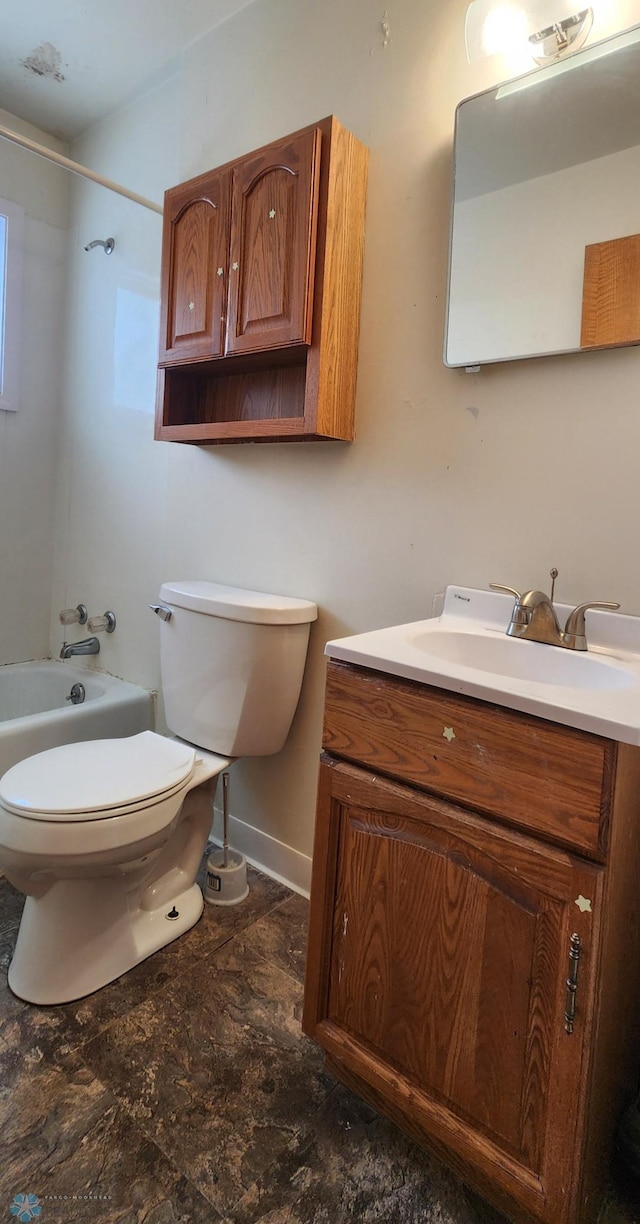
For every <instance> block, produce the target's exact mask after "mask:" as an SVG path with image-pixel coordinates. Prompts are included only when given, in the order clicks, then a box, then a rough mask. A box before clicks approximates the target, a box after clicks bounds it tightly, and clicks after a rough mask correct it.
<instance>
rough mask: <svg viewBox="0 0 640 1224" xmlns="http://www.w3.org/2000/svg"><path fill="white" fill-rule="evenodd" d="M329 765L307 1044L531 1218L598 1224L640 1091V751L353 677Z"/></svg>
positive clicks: (334, 716) (335, 687) (473, 1179)
mask: <svg viewBox="0 0 640 1224" xmlns="http://www.w3.org/2000/svg"><path fill="white" fill-rule="evenodd" d="M324 748H325V752H324V753H323V757H322V762H321V767H320V784H319V799H318V813H317V825H316V842H315V849H314V863H313V883H312V894H311V924H310V942H309V956H308V968H307V980H306V987H305V1011H304V1029H305V1031H306V1032H307V1033H308V1034H309V1035H310V1036H311V1037H313V1038H314V1039H315V1040H316V1041H318V1042H319V1044H320V1045H321V1046H322V1047H323V1048H324V1050H325V1052H326V1056H327V1062H328V1064H329V1065H330V1067H331V1069H332V1070H333V1071H334V1072H335V1074H336V1075H337V1076H338V1078H340V1079H342V1080H343V1081H344V1082H345V1083H347V1084H348V1085H349V1086H350V1087H352V1088H353V1089H354V1090H355V1091H357V1092H359V1093H360V1094H361V1095H363V1096H364V1097H366V1098H367V1099H368V1100H369V1101H370V1102H371V1103H372V1104H373V1105H374V1106H375V1107H376V1108H378V1109H379V1110H381V1111H382V1112H384V1113H386V1114H388V1115H389V1116H390V1117H391V1118H392V1119H394V1120H395V1121H396V1122H398V1123H399V1124H400V1125H401V1126H402V1127H404V1129H405V1130H407V1131H408V1132H409V1133H410V1134H411V1135H412V1136H413V1137H414V1138H416V1139H417V1140H418V1141H419V1142H421V1143H423V1144H424V1145H425V1146H428V1147H430V1148H432V1149H433V1150H434V1151H436V1152H437V1153H438V1155H440V1156H441V1157H442V1158H443V1159H444V1160H445V1161H447V1162H448V1163H449V1164H450V1165H452V1166H453V1167H454V1168H455V1169H456V1171H457V1172H458V1173H459V1174H460V1176H461V1177H462V1178H463V1179H464V1180H466V1181H467V1182H468V1183H470V1184H472V1185H473V1186H475V1188H476V1189H478V1190H479V1191H480V1193H482V1194H484V1195H485V1197H487V1198H488V1199H489V1200H490V1201H492V1202H493V1203H494V1204H495V1206H497V1207H498V1208H499V1209H500V1210H502V1211H504V1212H505V1213H506V1214H507V1215H508V1216H509V1218H510V1219H512V1220H514V1221H517V1222H521V1224H534V1222H535V1224H588V1222H592V1221H594V1220H595V1218H596V1215H597V1209H598V1202H599V1193H600V1189H601V1183H602V1180H603V1178H604V1177H605V1176H606V1171H607V1167H608V1160H609V1156H610V1151H611V1140H612V1135H613V1130H614V1127H615V1122H616V1119H617V1115H618V1112H619V1110H620V1109H621V1108H622V1107H623V1106H624V1104H625V1102H626V1100H627V1099H630V1098H632V1097H633V1094H634V1089H635V1088H636V1086H637V1084H636V1078H635V1071H636V1069H637V1063H638V1052H637V1050H636V1049H635V1046H637V1044H638V1041H637V1021H638V1015H639V1001H638V993H639V992H638V980H639V979H640V971H639V969H638V964H639V960H640V918H639V909H640V907H639V906H638V902H637V899H636V895H635V894H636V889H635V880H636V878H637V872H638V862H639V857H638V855H639V851H640V829H639V826H640V820H639V819H638V816H639V810H638V809H639V807H640V759H639V758H640V751H639V750H637V749H634V748H631V747H630V746H627V745H617V744H615V743H614V742H613V741H609V740H605V739H601V738H600V737H598V736H594V735H588V734H586V733H583V732H580V731H574V730H571V729H569V728H565V727H562V726H557V725H555V724H550V723H547V722H545V721H543V720H540V719H536V718H531V717H529V716H527V715H524V714H518V713H515V712H512V711H507V710H505V709H503V708H496V707H494V706H491V705H489V704H487V703H484V702H479V701H475V700H473V699H470V698H465V697H460V696H459V695H453V694H450V693H448V692H446V691H444V690H436V689H432V688H427V687H425V686H422V685H418V684H415V683H413V682H411V681H405V680H398V679H395V678H392V677H389V676H385V675H382V674H380V673H376V672H371V671H368V670H366V669H362V668H359V667H355V666H353V665H350V664H343V663H337V662H331V663H330V664H329V670H328V679H327V696H326V707H325V724H324ZM572 791H573V793H574V794H575V799H576V811H575V812H574V813H573V816H574V819H573V820H572V810H571V794H572ZM576 953H577V954H578V959H577V960H576ZM574 976H576V978H577V989H576V990H575V992H574V991H573V990H568V989H567V979H568V978H572V977H574ZM572 1000H575V1018H574V1019H573V1021H572V1022H571V1020H570V1019H568V1018H567V1014H566V1013H567V1012H568V1013H571V1011H572V1009H573V1002H572ZM568 1030H571V1031H568ZM625 1094H626V1096H625Z"/></svg>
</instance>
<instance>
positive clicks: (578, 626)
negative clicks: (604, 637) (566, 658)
mask: <svg viewBox="0 0 640 1224" xmlns="http://www.w3.org/2000/svg"><path fill="white" fill-rule="evenodd" d="M619 607H620V604H619V603H601V602H597V601H594V602H593V603H583V604H578V606H577V608H574V609H573V612H570V613H569V615H568V617H567V623H566V625H565V627H564V634H563V637H564V641H565V645H566V646H569V648H570V649H571V650H586V649H587V637H586V626H585V621H584V614H585V612H586V611H587V610H588V609H589V608H604V609H605V611H607V612H616V611H617V610H618V608H619Z"/></svg>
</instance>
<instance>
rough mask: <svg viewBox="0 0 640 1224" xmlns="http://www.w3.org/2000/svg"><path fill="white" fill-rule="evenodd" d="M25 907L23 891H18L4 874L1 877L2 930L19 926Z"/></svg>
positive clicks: (0, 911) (0, 921) (0, 912)
mask: <svg viewBox="0 0 640 1224" xmlns="http://www.w3.org/2000/svg"><path fill="white" fill-rule="evenodd" d="M23 907H24V896H23V895H22V893H19V892H17V890H16V889H15V888H13V886H12V885H11V884H10V883H9V881H8V880H5V878H4V876H2V877H0V931H6V930H8V929H10V928H12V927H17V926H19V924H20V919H21V917H22V910H23Z"/></svg>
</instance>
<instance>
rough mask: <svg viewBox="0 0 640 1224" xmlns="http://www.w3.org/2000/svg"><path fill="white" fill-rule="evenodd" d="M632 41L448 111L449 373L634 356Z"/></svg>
mask: <svg viewBox="0 0 640 1224" xmlns="http://www.w3.org/2000/svg"><path fill="white" fill-rule="evenodd" d="M639 39H640V27H636V28H634V29H633V30H630V31H627V32H626V33H625V34H621V35H616V36H615V37H614V38H610V39H607V40H605V41H604V42H601V43H598V44H596V45H594V46H593V47H589V48H587V49H586V50H584V51H581V52H579V53H578V54H576V55H573V56H571V57H570V58H569V59H567V60H559V61H558V62H557V63H554V64H552V65H551V66H550V67H548V68H544V69H540V70H539V71H537V72H533V73H529V74H528V75H527V76H524V77H520V78H518V79H517V80H515V81H510V82H508V83H507V84H505V85H501V86H500V87H499V88H497V89H492V90H488V91H487V92H485V93H482V94H478V95H477V96H476V97H473V98H467V99H466V100H465V101H464V102H461V103H460V105H459V106H458V109H457V112H456V129H455V143H454V191H453V206H452V224H451V248H450V263H449V292H448V304H447V329H446V336H445V352H444V360H445V364H446V365H449V366H475V365H482V364H484V363H487V362H494V361H513V360H515V359H518V358H524V357H533V356H543V355H548V354H552V353H572V352H581V351H584V350H585V349H593V348H609V347H613V346H619V345H624V344H637V343H640V42H639V41H638V40H639Z"/></svg>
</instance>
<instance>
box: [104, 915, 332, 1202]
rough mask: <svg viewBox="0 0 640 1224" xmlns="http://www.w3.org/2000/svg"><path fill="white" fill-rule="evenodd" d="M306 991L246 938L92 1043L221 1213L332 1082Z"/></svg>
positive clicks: (133, 1105) (134, 1113) (136, 1111)
mask: <svg viewBox="0 0 640 1224" xmlns="http://www.w3.org/2000/svg"><path fill="white" fill-rule="evenodd" d="M300 1001H301V1000H300V989H299V986H298V984H297V983H296V982H295V981H294V980H293V979H292V978H291V977H290V976H289V975H288V974H285V973H283V972H282V970H280V969H279V968H278V967H277V966H275V965H271V964H269V963H268V962H267V961H265V960H264V959H263V958H262V957H260V956H258V955H257V954H256V953H255V952H252V951H251V949H250V948H248V947H247V946H245V945H243V944H242V942H241V940H239V939H236V940H234V941H232V942H231V943H229V944H227V945H226V946H225V947H223V948H221V949H219V951H218V952H216V953H214V954H212V955H211V956H209V958H208V959H207V960H206V961H203V962H202V963H201V964H200V966H199V967H198V969H197V971H196V972H195V973H193V974H187V975H185V977H183V978H181V979H179V980H178V981H176V982H174V983H172V984H171V985H170V986H168V987H167V989H166V990H164V991H162V993H160V994H158V995H156V996H155V997H154V998H153V999H151V1000H149V1001H148V1002H147V1003H144V1004H142V1005H141V1006H140V1007H138V1008H136V1009H135V1011H133V1012H131V1013H130V1014H129V1015H128V1016H126V1017H124V1018H123V1020H122V1021H121V1022H120V1023H118V1025H115V1026H113V1027H112V1028H111V1029H109V1030H107V1032H105V1033H103V1034H101V1035H100V1036H99V1037H97V1038H95V1039H94V1040H92V1041H91V1042H89V1043H88V1044H87V1045H85V1046H83V1047H82V1057H83V1058H84V1059H86V1061H87V1063H88V1064H89V1066H90V1067H91V1069H92V1070H93V1071H94V1073H95V1074H96V1075H97V1076H98V1077H99V1078H100V1079H101V1080H102V1082H103V1083H105V1084H106V1085H108V1086H109V1087H110V1088H112V1089H113V1091H114V1093H115V1094H116V1095H117V1096H118V1098H119V1099H120V1101H121V1102H122V1103H123V1105H124V1106H125V1108H126V1109H127V1111H128V1112H129V1114H130V1115H131V1117H132V1118H133V1119H134V1120H135V1121H136V1122H138V1124H139V1125H140V1126H141V1127H143V1128H144V1130H145V1132H146V1133H147V1134H148V1135H149V1136H150V1137H151V1138H152V1139H154V1141H155V1142H157V1144H158V1146H159V1147H160V1148H161V1149H162V1150H163V1151H164V1152H165V1153H166V1154H167V1155H168V1156H169V1157H170V1158H171V1160H172V1161H173V1163H174V1164H175V1165H176V1166H177V1167H178V1168H180V1169H181V1170H183V1171H184V1172H185V1174H186V1176H187V1177H188V1178H189V1179H190V1180H191V1181H192V1182H193V1183H194V1184H195V1185H196V1186H197V1188H198V1189H199V1190H200V1191H201V1192H202V1193H203V1194H204V1195H206V1197H207V1198H208V1199H209V1201H210V1202H212V1203H213V1204H214V1206H216V1207H217V1208H219V1209H221V1210H229V1208H230V1207H231V1206H232V1204H233V1203H234V1202H236V1201H237V1200H238V1199H239V1198H240V1197H241V1196H242V1194H243V1193H244V1191H245V1190H246V1189H247V1188H248V1187H249V1186H250V1185H251V1184H252V1182H254V1181H255V1180H256V1178H258V1177H260V1176H261V1174H262V1173H263V1172H264V1170H265V1169H266V1168H267V1166H268V1165H269V1164H270V1163H271V1162H272V1161H273V1159H274V1157H275V1156H276V1155H277V1154H278V1153H279V1152H281V1151H283V1150H284V1149H285V1148H286V1146H287V1144H288V1143H289V1142H290V1141H291V1139H292V1138H293V1137H294V1136H295V1135H296V1134H297V1132H298V1131H299V1130H300V1129H301V1128H302V1127H304V1126H306V1125H307V1124H308V1119H309V1116H310V1114H312V1113H313V1112H314V1110H316V1109H317V1108H318V1107H319V1106H320V1105H321V1104H322V1103H323V1101H324V1100H325V1099H326V1097H327V1094H328V1092H329V1091H330V1089H331V1087H332V1081H331V1080H330V1078H329V1077H328V1076H327V1075H326V1073H325V1072H324V1071H323V1069H322V1058H321V1055H320V1053H319V1051H318V1050H317V1049H316V1048H315V1047H314V1046H313V1045H312V1044H311V1043H310V1042H308V1041H307V1040H306V1038H304V1037H303V1036H302V1033H301V1030H300V1019H299V1014H300Z"/></svg>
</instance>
